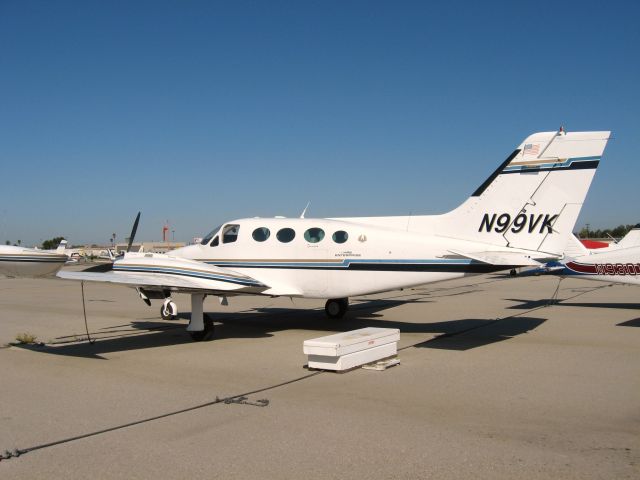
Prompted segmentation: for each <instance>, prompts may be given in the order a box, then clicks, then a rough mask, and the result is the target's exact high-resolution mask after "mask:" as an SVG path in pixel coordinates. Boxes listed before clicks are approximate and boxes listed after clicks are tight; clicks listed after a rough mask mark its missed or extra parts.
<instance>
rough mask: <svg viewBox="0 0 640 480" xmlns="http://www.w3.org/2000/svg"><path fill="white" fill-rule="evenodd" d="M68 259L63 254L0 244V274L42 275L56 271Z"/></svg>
mask: <svg viewBox="0 0 640 480" xmlns="http://www.w3.org/2000/svg"><path fill="white" fill-rule="evenodd" d="M67 260H68V257H67V256H66V255H64V254H59V253H52V252H46V251H41V250H35V249H32V248H23V247H17V246H11V245H0V275H2V276H7V277H43V276H47V275H52V274H54V273H56V272H57V271H58V270H60V268H61V267H62V265H64V263H65V262H66V261H67Z"/></svg>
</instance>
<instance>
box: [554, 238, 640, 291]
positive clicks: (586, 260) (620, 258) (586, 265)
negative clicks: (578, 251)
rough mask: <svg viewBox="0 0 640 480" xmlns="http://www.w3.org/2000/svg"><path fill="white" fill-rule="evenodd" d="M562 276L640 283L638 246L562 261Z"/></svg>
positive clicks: (639, 249) (639, 252)
mask: <svg viewBox="0 0 640 480" xmlns="http://www.w3.org/2000/svg"><path fill="white" fill-rule="evenodd" d="M559 274H560V275H562V276H567V277H569V276H572V277H573V276H575V277H580V278H584V279H587V280H598V281H602V282H614V283H628V284H633V285H640V247H631V248H616V249H614V250H611V251H604V252H597V251H596V252H595V253H591V254H590V255H582V256H579V257H575V258H573V259H570V260H568V261H566V262H564V269H563V270H562V271H560V272H559Z"/></svg>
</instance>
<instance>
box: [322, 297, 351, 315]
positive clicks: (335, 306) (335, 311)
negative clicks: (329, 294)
mask: <svg viewBox="0 0 640 480" xmlns="http://www.w3.org/2000/svg"><path fill="white" fill-rule="evenodd" d="M348 308H349V299H348V298H330V299H329V300H327V303H326V304H325V305H324V311H325V313H326V314H327V317H329V318H334V319H339V318H342V317H344V314H345V313H347V309H348Z"/></svg>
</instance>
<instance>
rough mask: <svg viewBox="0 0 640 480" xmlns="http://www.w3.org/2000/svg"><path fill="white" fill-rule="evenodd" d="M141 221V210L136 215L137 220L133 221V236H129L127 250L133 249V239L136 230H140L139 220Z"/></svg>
mask: <svg viewBox="0 0 640 480" xmlns="http://www.w3.org/2000/svg"><path fill="white" fill-rule="evenodd" d="M139 221H140V212H138V215H137V216H136V220H135V221H134V222H133V228H132V229H131V236H129V245H127V252H129V251H130V250H131V245H132V244H133V239H134V238H135V237H136V231H137V230H138V222H139Z"/></svg>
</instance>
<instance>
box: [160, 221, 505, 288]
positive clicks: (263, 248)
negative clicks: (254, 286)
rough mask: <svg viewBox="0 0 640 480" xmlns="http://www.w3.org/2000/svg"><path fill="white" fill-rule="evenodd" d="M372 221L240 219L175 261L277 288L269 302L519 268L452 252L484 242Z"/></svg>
mask: <svg viewBox="0 0 640 480" xmlns="http://www.w3.org/2000/svg"><path fill="white" fill-rule="evenodd" d="M367 220H368V221H369V222H368V223H359V222H354V221H352V220H351V219H350V220H349V221H343V220H340V219H305V218H251V219H242V220H236V221H233V222H230V223H227V224H225V225H223V226H222V227H221V228H220V230H218V231H217V232H214V234H213V236H212V235H209V236H207V237H208V238H205V239H204V241H203V242H202V243H201V244H198V245H190V246H186V247H183V248H180V249H177V250H174V251H172V252H170V253H169V255H173V256H176V257H181V258H188V259H192V260H197V261H200V262H204V263H207V264H211V265H216V266H219V267H224V268H228V269H231V270H235V271H238V272H240V273H243V274H245V275H248V276H250V277H252V278H255V279H256V280H259V281H261V282H263V283H265V284H266V285H269V286H270V287H271V288H270V289H269V290H266V291H265V292H263V293H264V294H266V295H290V296H304V297H309V298H342V297H350V296H354V295H363V294H369V293H375V292H383V291H388V290H394V289H399V288H407V287H412V286H416V285H422V284H425V283H430V282H436V281H442V280H450V279H454V278H459V277H463V276H466V275H472V274H479V273H487V272H492V271H497V270H501V269H508V268H511V266H500V267H497V266H493V265H489V264H486V263H482V262H477V261H474V260H471V259H468V258H464V257H462V256H460V255H456V254H453V253H452V252H451V250H469V249H470V248H474V247H475V248H477V243H476V244H473V245H471V242H467V241H464V240H456V239H452V238H445V237H438V236H436V235H425V234H417V233H412V232H407V231H402V230H399V229H397V228H388V227H376V226H375V225H373V224H371V223H370V222H371V221H372V220H373V219H370V218H368V219H367ZM228 231H231V233H232V234H231V235H229V234H228V233H225V232H228Z"/></svg>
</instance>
